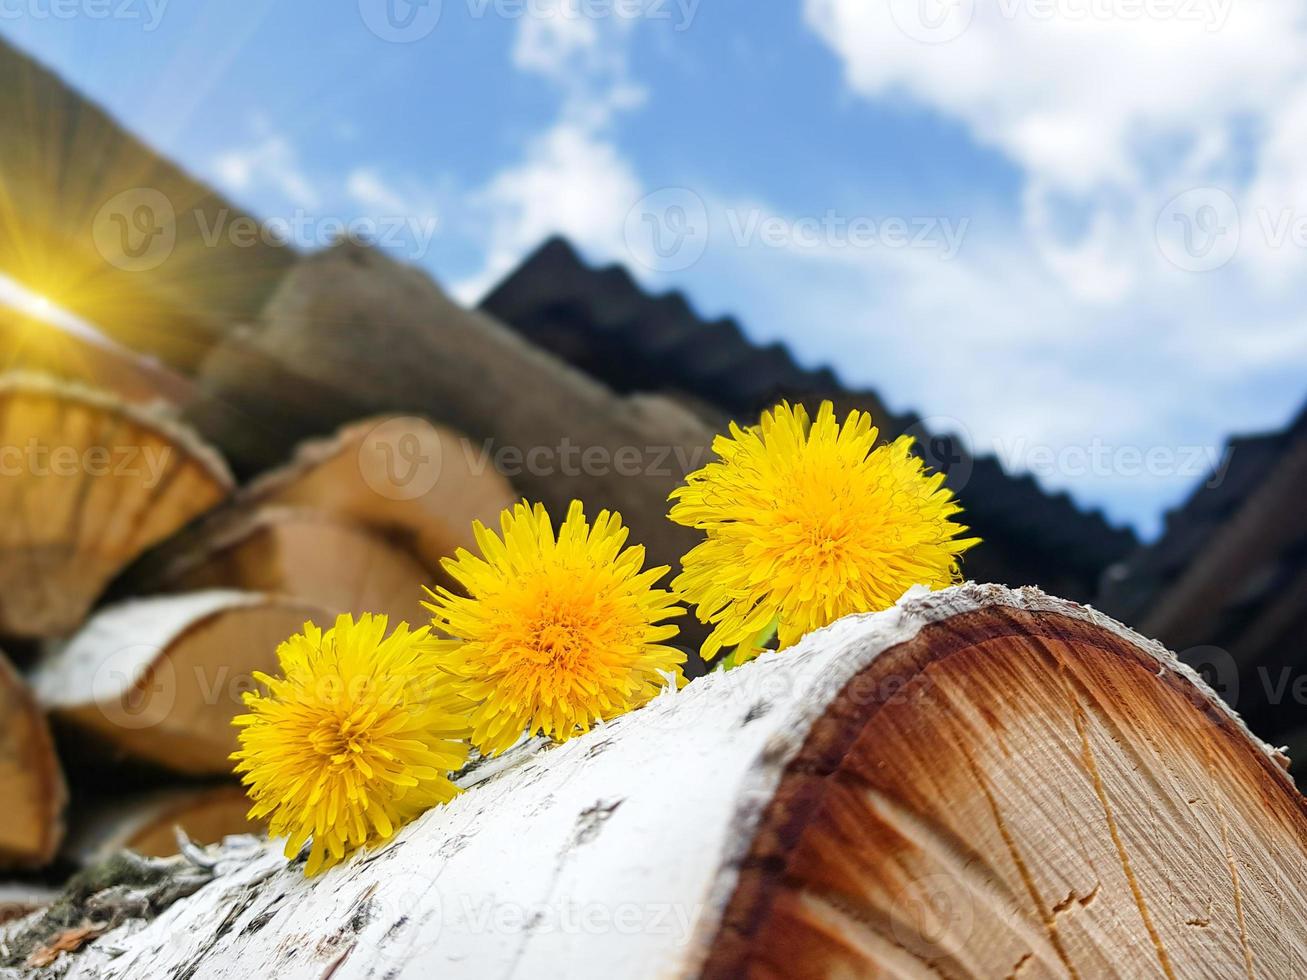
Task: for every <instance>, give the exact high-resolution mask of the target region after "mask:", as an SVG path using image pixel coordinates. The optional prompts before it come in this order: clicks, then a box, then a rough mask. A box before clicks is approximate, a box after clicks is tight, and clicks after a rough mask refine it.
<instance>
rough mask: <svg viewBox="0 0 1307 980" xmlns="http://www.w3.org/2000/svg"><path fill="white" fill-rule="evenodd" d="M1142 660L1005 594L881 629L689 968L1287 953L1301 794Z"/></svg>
mask: <svg viewBox="0 0 1307 980" xmlns="http://www.w3.org/2000/svg"><path fill="white" fill-rule="evenodd" d="M1158 667H1159V665H1158V663H1157V661H1156V659H1155V658H1153V657H1152V656H1149V655H1148V654H1146V653H1144V652H1142V651H1141V650H1140V648H1139V647H1137V646H1135V645H1134V644H1132V643H1130V642H1127V641H1126V640H1125V639H1123V638H1122V637H1121V636H1120V635H1119V634H1117V633H1115V632H1113V631H1110V630H1108V629H1106V628H1104V627H1101V626H1097V625H1094V624H1093V623H1089V622H1086V621H1084V620H1078V619H1071V618H1068V617H1066V616H1064V615H1058V614H1055V613H1031V612H1026V611H1018V610H1007V609H1003V610H995V609H985V610H981V611H978V612H974V613H970V614H967V615H961V616H956V617H953V618H951V619H949V620H947V621H945V622H942V623H938V624H935V625H932V626H928V627H927V628H925V629H923V630H922V631H921V632H920V633H919V634H918V635H917V636H916V637H915V638H914V639H913V640H911V641H909V642H907V643H904V644H901V645H899V646H896V647H894V648H892V649H890V650H887V651H886V652H885V653H884V654H883V655H881V656H880V657H878V658H877V659H876V660H875V661H874V662H873V663H872V665H871V666H869V667H868V668H866V669H865V670H864V671H862V672H861V673H860V674H858V675H857V676H856V677H855V678H854V679H853V680H852V681H851V682H850V683H849V685H848V686H847V687H846V688H845V689H844V690H843V691H841V692H840V694H839V695H838V696H837V697H836V698H835V699H834V700H833V701H832V702H831V703H830V705H829V707H828V709H827V711H826V712H825V714H824V716H823V717H822V718H821V719H820V720H819V721H818V722H817V724H816V725H815V726H814V727H813V729H812V731H811V733H810V734H809V737H808V739H807V742H806V744H805V745H804V747H803V750H802V751H801V752H800V753H799V755H798V756H796V757H795V759H794V760H793V761H792V762H791V763H790V765H789V767H788V769H787V771H786V774H785V776H784V778H783V779H782V781H781V783H780V785H779V787H778V789H777V792H776V795H775V797H774V798H773V800H772V803H771V804H770V806H769V807H768V809H767V811H766V813H765V815H764V817H763V819H762V821H761V823H760V825H759V829H758V832H757V834H756V836H755V839H754V843H753V846H752V848H751V851H750V853H749V856H748V858H747V859H746V861H745V862H744V864H743V866H742V869H741V873H740V880H739V884H738V886H737V887H736V889H735V891H734V894H733V896H732V898H731V901H730V903H729V905H728V907H727V910H726V913H725V916H724V920H723V927H722V931H721V933H720V935H719V936H718V939H717V941H716V942H715V943H714V944H713V952H712V955H711V957H710V960H709V963H708V966H707V969H706V970H705V972H704V976H705V977H711V978H726V977H755V976H756V977H769V976H786V977H814V978H815V977H830V976H886V977H890V976H930V977H933V976H939V975H943V976H975V977H991V976H992V977H1009V976H1016V975H1019V974H1020V973H1021V971H1026V970H1028V971H1030V975H1044V976H1057V975H1070V976H1077V975H1078V976H1082V977H1083V976H1105V975H1109V974H1113V975H1127V976H1145V975H1149V974H1157V975H1165V976H1171V977H1177V976H1181V977H1183V976H1198V975H1213V976H1218V975H1219V976H1235V975H1244V973H1245V971H1246V970H1247V971H1248V972H1249V973H1250V974H1251V973H1254V972H1255V973H1256V975H1263V976H1289V975H1301V973H1302V970H1303V969H1304V966H1305V965H1307V960H1304V957H1305V956H1307V935H1305V934H1304V933H1303V930H1302V927H1301V923H1302V922H1303V921H1304V917H1305V916H1307V864H1305V863H1304V855H1303V846H1304V841H1305V840H1307V810H1305V809H1304V804H1303V800H1302V798H1301V797H1299V796H1298V794H1297V793H1296V792H1295V791H1294V790H1293V788H1292V786H1291V785H1290V784H1289V782H1288V780H1287V779H1286V778H1285V776H1284V773H1283V772H1282V771H1281V768H1280V766H1279V765H1278V764H1277V763H1276V762H1275V761H1274V760H1273V759H1272V758H1270V757H1269V756H1268V754H1267V753H1266V752H1265V751H1264V750H1263V749H1262V748H1261V747H1259V746H1257V745H1255V744H1254V743H1253V742H1252V740H1251V739H1250V738H1249V737H1248V736H1247V734H1246V733H1245V732H1244V731H1243V730H1242V729H1241V727H1240V726H1239V725H1238V723H1237V722H1236V721H1234V719H1232V718H1231V717H1230V715H1229V714H1228V713H1227V712H1226V711H1224V710H1223V709H1222V708H1220V707H1219V706H1217V705H1215V704H1213V703H1212V701H1211V700H1210V695H1209V694H1207V693H1206V692H1203V691H1200V690H1199V689H1198V688H1196V687H1194V685H1193V684H1192V683H1191V682H1190V680H1189V679H1187V678H1186V677H1184V676H1182V675H1180V674H1178V673H1175V672H1174V671H1171V670H1165V669H1163V670H1161V671H1160V672H1159V669H1158ZM1286 855H1290V856H1291V857H1290V858H1289V859H1288V860H1285V856H1286ZM1177 882H1183V883H1184V885H1183V887H1176V883H1177ZM1288 922H1292V923H1294V927H1293V928H1292V929H1291V930H1290V931H1291V932H1296V933H1297V934H1296V935H1294V936H1292V937H1286V936H1285V926H1286V923H1288Z"/></svg>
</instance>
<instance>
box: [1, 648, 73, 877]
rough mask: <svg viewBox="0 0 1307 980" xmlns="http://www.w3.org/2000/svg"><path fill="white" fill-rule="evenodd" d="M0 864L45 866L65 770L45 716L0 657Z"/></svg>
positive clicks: (54, 840)
mask: <svg viewBox="0 0 1307 980" xmlns="http://www.w3.org/2000/svg"><path fill="white" fill-rule="evenodd" d="M0 800H2V801H4V805H3V808H2V809H0V866H3V867H26V866H35V865H41V864H45V863H46V862H47V861H49V860H50V859H51V858H52V857H54V853H55V849H56V848H57V847H58V846H59V841H60V839H61V838H62V837H63V831H64V827H63V810H64V804H65V803H66V802H67V793H66V791H65V789H64V776H63V770H62V769H60V767H59V758H58V757H57V756H56V755H55V750H54V741H53V740H52V739H51V737H50V729H49V726H48V725H47V723H46V719H45V714H44V712H42V711H41V708H40V707H39V706H38V705H37V703H36V699H35V698H34V697H32V692H31V691H30V690H28V687H27V685H26V684H25V683H24V682H23V679H22V678H21V677H19V676H18V673H17V672H16V671H15V670H14V668H13V667H12V666H11V665H10V663H9V661H8V659H7V658H6V657H5V656H4V654H2V653H0Z"/></svg>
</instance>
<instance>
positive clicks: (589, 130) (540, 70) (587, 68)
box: [451, 0, 646, 303]
mask: <svg viewBox="0 0 1307 980" xmlns="http://www.w3.org/2000/svg"><path fill="white" fill-rule="evenodd" d="M582 10H583V8H582V7H580V6H579V5H578V4H577V3H576V2H575V0H537V2H536V3H533V4H529V5H528V6H527V16H524V17H523V18H522V19H521V21H520V23H519V24H518V29H517V35H516V38H515V41H514V46H513V64H514V66H515V67H516V68H517V69H518V70H519V71H521V72H524V73H527V74H532V75H538V76H540V77H543V78H545V79H547V80H548V81H549V82H550V83H551V84H553V85H554V86H555V87H556V88H557V89H558V90H559V93H560V99H561V101H560V108H559V114H558V118H557V119H556V120H555V121H554V122H553V124H552V125H550V126H549V128H548V129H546V130H544V131H543V132H541V133H538V134H537V135H536V136H534V137H533V138H532V139H530V140H529V141H528V142H527V144H526V146H525V149H524V155H523V158H522V159H521V160H519V161H517V162H514V163H512V164H510V165H508V166H506V167H504V168H503V169H501V170H500V171H499V172H498V173H496V174H495V175H494V176H492V177H491V178H490V179H489V180H488V181H487V182H486V184H485V185H484V186H483V187H481V188H480V189H478V190H477V191H475V192H474V193H473V194H472V205H473V211H474V212H475V213H476V214H478V215H479V216H481V217H482V219H483V221H482V227H483V228H484V229H485V231H484V234H483V238H484V240H485V245H484V248H485V251H484V255H485V260H484V262H483V264H482V267H481V268H480V269H479V270H478V271H477V272H476V273H474V274H472V275H471V276H469V277H467V278H466V279H464V280H463V281H461V282H458V283H455V284H454V285H453V286H452V287H451V288H452V291H453V292H454V293H455V295H456V296H458V297H459V298H460V299H462V300H464V301H465V302H468V303H473V302H475V301H477V300H479V299H480V298H481V297H482V295H483V294H484V293H485V291H486V289H487V288H489V287H490V286H492V285H493V284H494V283H495V282H497V281H498V280H499V279H501V278H502V277H503V276H504V275H506V274H507V273H508V272H510V271H511V270H512V269H513V267H514V266H515V265H516V264H517V263H518V262H519V261H520V260H521V259H522V257H523V256H524V255H525V254H526V253H527V252H529V251H530V250H531V249H533V248H535V247H536V246H537V245H539V244H540V243H541V242H542V241H543V240H544V239H545V238H547V237H548V236H549V235H552V234H561V235H566V236H567V237H568V238H570V239H571V240H572V241H573V242H575V243H576V244H578V245H579V246H581V247H582V248H584V249H587V250H589V251H592V252H594V253H597V254H601V255H611V256H620V255H621V254H623V244H622V228H623V221H624V219H625V217H626V214H627V212H628V211H629V210H630V209H631V207H632V205H633V204H635V202H636V201H637V200H639V198H640V197H641V196H642V194H643V191H642V187H641V182H640V179H639V177H638V176H637V174H636V172H635V168H634V166H633V165H632V164H631V162H630V161H629V160H628V159H627V158H626V157H625V156H624V155H623V154H622V152H621V150H620V149H619V148H618V145H617V142H616V140H615V138H614V137H613V135H612V132H611V131H612V128H613V123H614V119H615V117H616V116H617V115H618V114H620V113H623V112H628V111H630V110H632V109H635V108H637V107H638V106H639V105H641V104H642V103H643V101H644V99H645V94H646V93H645V90H644V89H643V87H641V86H640V85H638V84H636V83H635V82H634V81H632V79H631V77H630V70H629V64H628V55H629V43H630V39H631V33H632V30H633V28H634V25H635V23H636V22H637V21H636V20H635V19H632V18H628V17H622V16H611V17H606V18H595V17H587V16H582V15H581V11H582Z"/></svg>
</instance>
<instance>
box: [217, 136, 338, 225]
mask: <svg viewBox="0 0 1307 980" xmlns="http://www.w3.org/2000/svg"><path fill="white" fill-rule="evenodd" d="M255 126H256V129H257V130H259V131H260V135H259V136H258V138H257V139H256V140H255V142H253V143H251V144H250V145H248V146H245V147H241V148H239V149H233V150H228V151H227V152H225V153H223V154H221V155H220V156H219V157H218V158H217V159H216V160H215V161H214V162H213V171H214V174H215V175H216V177H217V179H218V182H219V183H221V184H222V185H223V187H225V188H226V189H227V190H229V191H231V192H232V193H234V194H248V193H251V192H256V191H263V190H269V189H270V190H272V191H274V192H276V193H279V194H281V195H283V196H284V197H285V198H287V199H288V200H289V201H290V202H291V203H292V204H295V205H296V206H298V207H304V208H316V207H318V206H319V203H320V201H321V196H320V194H319V192H318V188H317V187H316V186H315V184H314V182H313V181H312V180H311V179H310V178H309V177H308V175H307V174H306V173H305V172H304V171H303V169H302V168H301V167H300V163H299V156H298V154H297V153H296V151H295V147H294V145H293V144H292V143H291V142H290V140H289V139H288V138H287V137H286V136H284V135H282V134H280V133H276V132H272V131H270V129H269V127H268V125H267V124H266V122H263V121H260V120H256V123H255Z"/></svg>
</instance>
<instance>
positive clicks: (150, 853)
mask: <svg viewBox="0 0 1307 980" xmlns="http://www.w3.org/2000/svg"><path fill="white" fill-rule="evenodd" d="M249 808H250V800H249V797H248V796H246V795H245V790H244V789H242V788H241V787H240V786H234V785H233V786H209V787H201V788H195V789H178V790H169V791H165V792H160V793H152V794H147V795H145V796H136V797H127V798H125V799H119V800H111V801H106V800H97V801H87V803H86V804H85V806H84V807H81V808H78V810H77V812H75V813H73V814H72V819H71V821H70V824H71V825H70V828H69V832H68V839H67V841H66V842H65V844H64V847H63V853H64V854H66V855H67V856H68V857H69V858H71V859H72V860H73V861H75V862H76V863H78V864H80V865H83V866H90V865H93V864H98V863H100V862H101V861H105V860H107V859H108V858H110V857H112V856H113V854H114V853H115V852H117V851H119V850H121V849H127V850H131V851H133V852H135V853H136V854H140V855H142V856H144V857H168V856H170V855H173V854H176V853H177V835H176V830H177V829H180V830H181V831H182V832H183V833H185V834H186V836H187V837H188V838H189V839H190V840H191V842H192V843H195V844H213V843H216V842H218V841H220V840H222V839H223V838H224V837H226V836H228V835H230V834H253V833H259V832H260V830H261V829H262V828H261V826H260V825H259V824H258V823H256V822H255V821H253V820H250V819H249V818H248V817H247V816H246V813H247V812H248V811H249Z"/></svg>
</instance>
